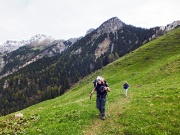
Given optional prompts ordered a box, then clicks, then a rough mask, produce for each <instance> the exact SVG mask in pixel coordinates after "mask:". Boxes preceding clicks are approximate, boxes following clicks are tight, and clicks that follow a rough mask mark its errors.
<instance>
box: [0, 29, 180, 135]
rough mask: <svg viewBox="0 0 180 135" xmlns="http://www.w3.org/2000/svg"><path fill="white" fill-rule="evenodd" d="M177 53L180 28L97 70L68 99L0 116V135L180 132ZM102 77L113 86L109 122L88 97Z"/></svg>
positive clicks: (77, 86)
mask: <svg viewBox="0 0 180 135" xmlns="http://www.w3.org/2000/svg"><path fill="white" fill-rule="evenodd" d="M179 52H180V28H178V29H176V30H173V31H171V32H169V33H167V34H166V35H164V36H162V37H160V38H158V39H156V40H153V41H151V42H149V43H147V44H146V45H144V46H141V47H140V48H138V49H136V50H135V51H133V52H130V53H129V54H127V55H125V56H124V57H122V58H120V59H118V60H116V61H115V62H113V63H111V64H109V65H107V66H106V67H104V68H102V69H101V70H98V71H96V72H95V73H93V74H92V75H90V76H88V77H87V78H85V79H83V80H81V81H80V82H79V83H77V84H76V86H75V87H73V88H72V89H70V90H69V91H68V92H67V93H65V94H64V95H62V96H60V97H57V98H55V99H52V100H48V101H44V102H41V103H39V104H36V105H33V106H31V107H29V108H27V109H24V110H22V111H20V112H21V113H23V114H24V117H23V118H22V119H17V118H14V114H10V115H7V116H5V117H0V134H16V133H19V134H20V133H22V134H45V135H46V134H47V135H49V134H53V135H54V134H57V135H58V134H61V135H70V134H75V135H77V134H78V135H79V134H87V135H89V134H92V135H96V134H103V135H104V134H107V135H109V134H116V135H119V134H126V135H130V134H139V135H149V134H151V135H157V134H169V135H170V134H179V132H180V129H179V127H180V116H179V114H180V111H179V110H180V105H179V102H180V83H179V79H180V54H179ZM98 75H101V76H103V77H104V78H106V80H107V81H108V83H109V86H110V88H111V92H110V93H109V96H108V104H107V106H106V107H107V111H106V112H107V114H106V116H107V117H106V120H105V121H102V120H101V119H99V117H98V116H97V113H98V112H97V110H96V108H95V95H93V97H92V100H90V99H89V96H88V93H89V92H90V91H91V90H92V88H93V84H92V81H93V80H94V78H96V76H98ZM125 80H127V81H128V82H129V84H130V88H129V93H128V97H127V98H124V95H123V89H122V85H123V83H124V81H125ZM108 116H110V117H108Z"/></svg>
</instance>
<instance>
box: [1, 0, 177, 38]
mask: <svg viewBox="0 0 180 135" xmlns="http://www.w3.org/2000/svg"><path fill="white" fill-rule="evenodd" d="M179 5H180V2H179V0H159V1H157V0H133V1H130V0H112V1H106V0H76V1H75V0H0V19H1V21H0V22H1V23H0V42H5V41H6V40H8V39H14V40H22V39H25V38H30V37H31V36H34V35H35V34H46V35H49V36H52V37H54V38H56V39H68V38H73V37H79V36H83V35H84V34H85V33H86V31H87V30H88V29H89V28H97V27H98V26H99V25H101V24H102V23H103V22H104V21H106V20H108V19H110V18H111V17H114V16H117V17H118V18H119V19H121V20H122V21H123V22H124V23H127V24H131V25H134V26H138V27H146V28H149V27H155V26H164V25H166V24H168V23H171V22H173V21H176V20H179V14H180V10H179V7H178V6H179Z"/></svg>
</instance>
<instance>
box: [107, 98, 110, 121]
mask: <svg viewBox="0 0 180 135" xmlns="http://www.w3.org/2000/svg"><path fill="white" fill-rule="evenodd" d="M107 108H108V116H109V118H110V117H111V116H110V112H109V104H108V96H107Z"/></svg>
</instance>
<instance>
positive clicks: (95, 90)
mask: <svg viewBox="0 0 180 135" xmlns="http://www.w3.org/2000/svg"><path fill="white" fill-rule="evenodd" d="M95 91H96V88H94V89H93V90H92V91H91V92H90V93H89V96H91V95H92V94H93V93H94V92H95Z"/></svg>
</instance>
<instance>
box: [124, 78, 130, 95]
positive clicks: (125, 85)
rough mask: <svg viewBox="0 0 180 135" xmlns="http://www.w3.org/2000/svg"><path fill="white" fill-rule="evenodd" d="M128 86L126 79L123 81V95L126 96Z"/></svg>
mask: <svg viewBox="0 0 180 135" xmlns="http://www.w3.org/2000/svg"><path fill="white" fill-rule="evenodd" d="M128 87H129V84H128V82H127V81H125V82H124V84H123V88H124V94H125V97H127V92H128Z"/></svg>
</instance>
